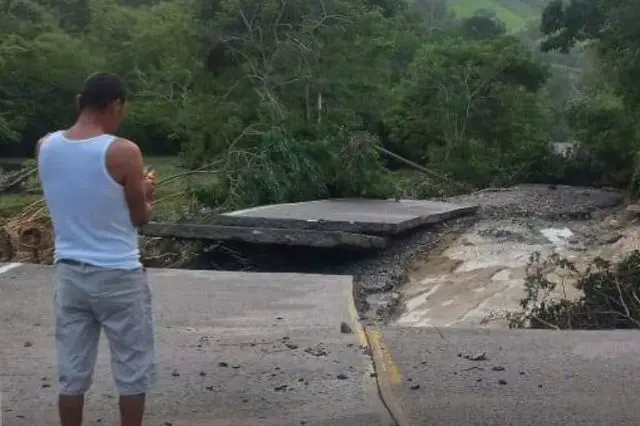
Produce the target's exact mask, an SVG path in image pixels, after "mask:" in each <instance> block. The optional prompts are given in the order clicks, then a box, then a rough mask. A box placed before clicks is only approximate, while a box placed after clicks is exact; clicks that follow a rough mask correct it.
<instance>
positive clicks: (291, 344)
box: [285, 343, 298, 350]
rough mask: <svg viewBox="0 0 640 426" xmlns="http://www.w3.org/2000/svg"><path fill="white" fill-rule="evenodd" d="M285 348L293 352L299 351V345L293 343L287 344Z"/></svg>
mask: <svg viewBox="0 0 640 426" xmlns="http://www.w3.org/2000/svg"><path fill="white" fill-rule="evenodd" d="M285 346H286V347H287V349H291V350H294V349H298V345H294V344H293V343H287V344H285Z"/></svg>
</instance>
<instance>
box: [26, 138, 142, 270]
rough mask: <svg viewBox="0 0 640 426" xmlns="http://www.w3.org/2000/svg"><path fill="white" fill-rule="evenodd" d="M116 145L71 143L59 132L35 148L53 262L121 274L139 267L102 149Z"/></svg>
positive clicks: (132, 231) (120, 193)
mask: <svg viewBox="0 0 640 426" xmlns="http://www.w3.org/2000/svg"><path fill="white" fill-rule="evenodd" d="M115 139H116V138H115V137H114V136H111V135H102V136H97V137H94V138H90V139H84V140H71V139H67V138H65V137H64V132H63V131H58V132H55V133H52V134H50V135H48V136H47V137H46V138H45V139H44V141H43V143H42V144H41V146H40V152H39V155H38V171H39V174H40V181H41V182H42V188H43V190H44V197H45V200H46V202H47V206H48V208H49V214H50V215H51V220H52V222H53V230H54V233H55V256H54V261H55V262H58V261H60V260H72V261H77V262H84V263H88V264H90V265H94V266H98V267H102V268H107V269H125V270H132V269H137V268H140V267H141V266H142V265H141V263H140V251H139V248H138V233H137V231H136V228H135V227H134V225H133V223H132V222H131V216H130V213H129V208H128V205H127V202H126V199H125V195H124V189H123V187H122V185H120V184H119V183H118V182H116V181H115V180H114V179H113V177H112V176H111V174H110V173H109V171H108V170H107V162H106V160H107V149H108V148H109V146H110V145H111V143H112V142H113V141H114V140H115Z"/></svg>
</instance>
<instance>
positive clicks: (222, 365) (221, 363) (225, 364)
mask: <svg viewBox="0 0 640 426" xmlns="http://www.w3.org/2000/svg"><path fill="white" fill-rule="evenodd" d="M228 366H229V364H227V363H226V362H219V363H218V367H228Z"/></svg>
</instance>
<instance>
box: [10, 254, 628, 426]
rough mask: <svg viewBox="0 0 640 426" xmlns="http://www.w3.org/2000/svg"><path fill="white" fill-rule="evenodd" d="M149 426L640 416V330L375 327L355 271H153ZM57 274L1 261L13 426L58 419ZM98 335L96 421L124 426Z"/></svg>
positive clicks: (91, 410) (91, 409) (39, 425)
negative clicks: (154, 342) (356, 294)
mask: <svg viewBox="0 0 640 426" xmlns="http://www.w3.org/2000/svg"><path fill="white" fill-rule="evenodd" d="M150 280H151V282H152V286H153V290H154V295H155V310H156V321H157V339H158V353H159V364H160V377H159V382H158V385H157V389H156V390H155V391H154V392H153V394H152V395H151V397H150V401H149V407H148V421H147V424H148V425H159V426H166V425H172V426H182V425H184V426H192V425H194V426H195V425H212V426H222V425H301V424H307V425H327V426H329V425H336V426H340V425H345V426H346V425H349V426H358V425H367V426H377V425H384V426H386V425H389V426H391V425H395V424H399V425H403V426H404V425H459V426H472V425H473V426H475V425H478V426H480V425H496V426H504V425H514V426H525V425H541V426H543V425H544V426H547V425H594V426H595V425H624V424H629V425H631V424H638V423H639V422H640V407H639V406H638V404H637V402H636V399H637V398H636V397H635V395H637V394H638V391H640V384H639V382H640V381H639V380H638V376H639V374H638V373H637V371H638V368H637V365H638V361H637V360H638V353H640V340H639V338H638V337H639V336H638V333H636V332H571V333H563V332H537V331H536V332H533V331H510V330H454V329H439V330H438V329H433V328H410V327H397V326H393V325H392V326H388V327H382V328H377V327H373V328H371V327H367V328H366V329H364V328H363V327H362V326H361V325H360V324H359V322H358V321H357V314H356V312H355V308H354V304H353V298H352V279H351V277H349V276H321V275H301V274H257V273H232V272H212V271H178V270H150ZM52 288H53V269H52V268H51V267H47V266H37V265H0V322H1V323H2V327H0V342H1V344H0V382H1V390H2V394H1V395H2V400H1V402H2V404H1V409H0V410H1V411H0V412H1V414H2V425H3V426H14V425H16V426H17V425H29V426H31V425H33V426H45V425H56V424H57V415H56V409H55V397H56V380H55V377H56V373H55V367H54V365H55V353H54V351H53V327H52V315H51V297H52ZM107 349H108V348H107V346H106V342H104V341H103V342H102V345H101V353H100V356H99V361H98V367H97V371H96V376H95V381H94V387H93V388H92V390H91V392H90V394H89V395H88V406H87V414H86V424H89V425H103V424H104V425H114V424H117V418H116V404H117V399H116V398H115V392H114V387H113V385H112V382H111V377H110V372H109V354H108V350H107Z"/></svg>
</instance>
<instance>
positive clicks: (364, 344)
mask: <svg viewBox="0 0 640 426" xmlns="http://www.w3.org/2000/svg"><path fill="white" fill-rule="evenodd" d="M348 309H349V312H348V313H349V318H351V326H352V328H353V332H354V333H355V335H356V342H357V343H358V346H360V347H361V348H368V347H369V342H368V340H367V334H366V332H365V330H364V327H363V326H362V324H361V323H360V315H358V310H357V309H356V302H355V300H354V298H353V293H352V292H351V291H350V292H349V308H348Z"/></svg>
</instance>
